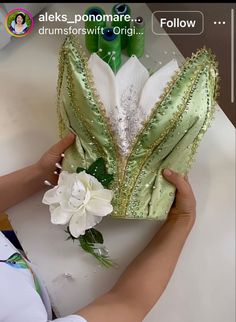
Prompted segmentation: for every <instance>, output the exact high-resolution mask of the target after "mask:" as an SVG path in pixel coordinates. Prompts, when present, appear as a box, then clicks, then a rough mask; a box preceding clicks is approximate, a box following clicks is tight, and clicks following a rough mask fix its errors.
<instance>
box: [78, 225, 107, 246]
mask: <svg viewBox="0 0 236 322" xmlns="http://www.w3.org/2000/svg"><path fill="white" fill-rule="evenodd" d="M82 237H83V239H84V240H85V241H86V242H87V243H92V244H94V243H98V244H103V237H102V234H101V233H100V231H98V230H96V229H94V228H91V229H87V230H86V231H85V234H84V235H82Z"/></svg>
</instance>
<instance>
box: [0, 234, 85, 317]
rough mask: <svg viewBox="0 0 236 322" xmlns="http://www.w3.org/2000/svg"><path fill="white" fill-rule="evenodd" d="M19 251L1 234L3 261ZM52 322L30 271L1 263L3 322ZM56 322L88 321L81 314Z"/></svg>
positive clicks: (0, 286)
mask: <svg viewBox="0 0 236 322" xmlns="http://www.w3.org/2000/svg"><path fill="white" fill-rule="evenodd" d="M16 251H17V250H16V249H15V247H14V246H13V245H12V244H11V243H10V242H9V240H8V239H6V238H5V236H3V234H2V233H1V232H0V260H2V261H4V260H6V259H7V258H9V256H11V255H12V254H14V253H15V252H16ZM32 321H33V322H51V319H50V317H49V315H48V312H47V310H46V308H45V306H44V304H43V301H42V299H41V296H40V295H39V293H38V292H37V291H36V289H35V286H34V280H33V275H32V274H31V272H30V271H29V270H28V269H22V268H15V267H14V266H12V265H9V264H7V263H5V262H0V322H32ZM53 322H87V321H86V320H85V319H84V318H82V317H80V316H78V315H69V316H67V317H64V318H59V319H55V320H53Z"/></svg>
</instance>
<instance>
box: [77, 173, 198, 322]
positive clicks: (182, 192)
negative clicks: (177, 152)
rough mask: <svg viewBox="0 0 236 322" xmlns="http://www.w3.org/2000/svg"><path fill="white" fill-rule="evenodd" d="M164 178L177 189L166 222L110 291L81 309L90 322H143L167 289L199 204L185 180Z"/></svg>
mask: <svg viewBox="0 0 236 322" xmlns="http://www.w3.org/2000/svg"><path fill="white" fill-rule="evenodd" d="M164 176H165V178H166V179H167V180H168V181H169V182H171V183H173V184H174V185H175V186H176V188H177V193H176V199H175V203H174V205H173V206H172V208H171V211H170V213H169V216H168V219H167V221H166V222H165V223H164V225H163V226H162V228H161V229H160V231H159V232H158V233H157V234H156V235H155V236H154V238H153V239H152V240H151V242H150V243H149V244H148V245H147V246H146V248H145V249H144V250H143V251H142V252H141V254H140V255H138V256H137V257H136V258H135V259H134V261H133V262H132V263H131V264H130V265H129V266H128V268H127V269H126V271H125V272H124V273H123V274H122V275H121V277H120V279H119V280H118V282H117V283H116V284H115V286H114V287H113V288H112V289H111V291H109V292H108V293H106V294H105V295H103V296H102V297H100V298H99V299H97V300H95V302H93V303H91V304H90V305H88V306H87V307H85V308H83V309H82V310H80V312H79V313H78V314H80V315H82V316H83V317H85V318H86V319H87V320H88V321H89V322H110V321H112V322H120V321H122V322H140V321H142V320H143V318H144V317H145V315H146V314H147V313H148V312H149V311H150V310H151V308H152V307H153V305H154V304H155V303H156V302H157V301H158V299H159V298H160V296H161V294H162V293H163V291H164V290H165V288H166V286H167V284H168V282H169V280H170V278H171V275H172V274H173V271H174V268H175V266H176V264H177V261H178V258H179V255H180V253H181V250H182V248H183V246H184V243H185V241H186V238H187V236H188V234H189V232H190V231H191V228H192V226H193V224H194V221H195V207H196V203H195V198H194V195H193V192H192V189H191V186H190V185H189V183H188V181H187V180H186V179H185V178H183V177H182V176H180V175H179V174H177V173H174V172H173V171H171V172H170V171H168V170H167V171H165V172H164Z"/></svg>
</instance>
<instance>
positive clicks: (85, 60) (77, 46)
mask: <svg viewBox="0 0 236 322" xmlns="http://www.w3.org/2000/svg"><path fill="white" fill-rule="evenodd" d="M70 40H71V44H72V46H74V48H75V49H76V52H77V58H78V59H80V60H81V61H82V63H83V65H84V71H85V74H86V78H87V81H88V84H89V86H90V88H91V93H92V94H93V99H94V101H95V102H96V105H97V106H98V111H99V112H100V113H101V116H102V118H103V126H104V127H107V130H108V133H109V135H108V136H109V138H110V142H111V146H112V147H113V152H114V153H115V161H117V162H115V163H116V169H117V173H114V177H115V178H116V177H117V179H115V182H113V184H112V186H118V185H119V176H120V169H121V167H120V166H119V165H120V164H121V163H122V158H121V156H120V154H119V149H118V143H117V139H116V136H115V133H114V131H113V128H112V126H111V124H110V120H109V118H108V117H107V115H106V110H105V107H104V104H103V102H102V101H101V98H100V96H99V94H98V93H97V91H96V89H95V85H94V80H93V76H92V73H91V71H90V69H89V67H88V58H87V56H86V54H85V52H84V50H83V47H82V46H81V45H80V42H79V39H78V38H76V37H75V36H74V35H72V36H71V37H70Z"/></svg>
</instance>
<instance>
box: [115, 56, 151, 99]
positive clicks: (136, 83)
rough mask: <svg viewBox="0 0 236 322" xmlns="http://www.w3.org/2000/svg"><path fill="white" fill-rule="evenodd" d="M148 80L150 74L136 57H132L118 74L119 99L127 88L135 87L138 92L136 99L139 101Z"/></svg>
mask: <svg viewBox="0 0 236 322" xmlns="http://www.w3.org/2000/svg"><path fill="white" fill-rule="evenodd" d="M148 78H149V73H148V71H147V69H146V68H145V67H144V66H143V64H142V63H141V62H140V61H139V59H138V58H137V57H136V56H132V57H130V58H129V59H128V60H127V62H125V63H124V65H122V66H121V68H120V69H119V71H118V73H117V74H116V84H117V91H118V94H119V97H121V95H122V94H123V93H124V92H125V91H126V90H127V88H129V87H130V86H133V87H134V89H135V91H136V97H137V99H139V97H140V94H141V90H142V89H143V86H144V84H145V82H146V81H147V79H148Z"/></svg>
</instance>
